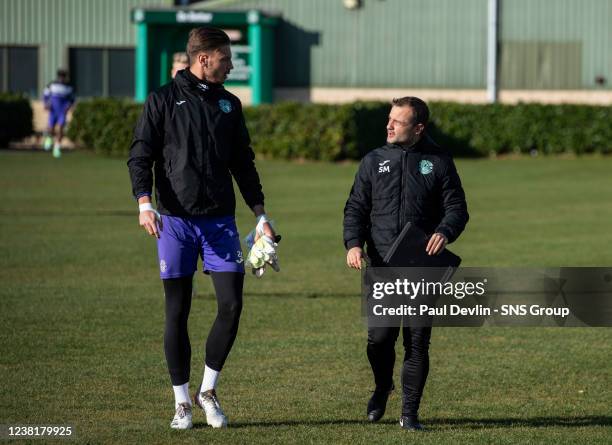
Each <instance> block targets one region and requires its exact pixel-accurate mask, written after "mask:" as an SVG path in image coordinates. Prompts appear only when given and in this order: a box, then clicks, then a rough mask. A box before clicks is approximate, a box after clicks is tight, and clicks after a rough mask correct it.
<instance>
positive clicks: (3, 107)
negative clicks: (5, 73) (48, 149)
mask: <svg viewBox="0 0 612 445" xmlns="http://www.w3.org/2000/svg"><path fill="white" fill-rule="evenodd" d="M32 117H33V113H32V106H31V105H30V100H29V99H28V98H27V97H26V96H23V95H21V94H10V93H9V94H5V93H3V94H0V147H7V146H8V144H9V142H10V141H11V140H15V139H22V138H24V137H26V136H30V135H31V134H32V133H34V127H33V124H32Z"/></svg>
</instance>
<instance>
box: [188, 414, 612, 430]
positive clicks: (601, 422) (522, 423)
mask: <svg viewBox="0 0 612 445" xmlns="http://www.w3.org/2000/svg"><path fill="white" fill-rule="evenodd" d="M422 420H423V424H424V425H425V427H426V428H427V427H429V429H430V430H441V429H446V428H453V427H458V428H465V429H482V428H548V427H567V428H576V427H589V426H612V417H609V416H578V417H531V418H520V417H516V418H512V417H510V418H492V419H488V418H469V417H468V418H458V419H457V418H453V419H449V418H423V419H422ZM366 424H369V422H367V421H365V420H357V419H331V420H304V421H299V420H287V421H270V422H261V421H257V422H237V423H232V424H231V428H251V427H255V428H257V427H264V428H265V427H272V428H276V427H283V426H325V425H366ZM378 424H382V425H396V424H398V420H396V419H385V420H382V421H380V422H378ZM205 426H206V425H204V424H200V425H194V428H204V427H205ZM375 426H376V425H372V427H375ZM445 427H446V428H445Z"/></svg>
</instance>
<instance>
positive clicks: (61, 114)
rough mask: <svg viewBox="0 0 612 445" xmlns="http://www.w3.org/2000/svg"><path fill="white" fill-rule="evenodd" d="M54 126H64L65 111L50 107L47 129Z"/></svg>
mask: <svg viewBox="0 0 612 445" xmlns="http://www.w3.org/2000/svg"><path fill="white" fill-rule="evenodd" d="M56 125H59V126H60V127H63V126H64V125H66V110H65V109H57V108H54V107H51V109H50V110H49V128H53V127H55V126H56Z"/></svg>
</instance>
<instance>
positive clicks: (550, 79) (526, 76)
mask: <svg viewBox="0 0 612 445" xmlns="http://www.w3.org/2000/svg"><path fill="white" fill-rule="evenodd" d="M501 19H502V20H501V29H500V30H501V35H500V37H501V48H500V53H501V71H500V80H501V87H502V88H506V89H514V88H523V89H600V88H602V87H605V88H608V89H609V88H610V86H611V85H612V84H611V82H612V1H610V0H537V1H534V0H502V2H501ZM598 76H602V77H604V78H605V79H607V82H606V84H604V85H599V84H597V83H596V81H595V79H596V78H597V77H598Z"/></svg>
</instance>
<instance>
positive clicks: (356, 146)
mask: <svg viewBox="0 0 612 445" xmlns="http://www.w3.org/2000/svg"><path fill="white" fill-rule="evenodd" d="M430 107H431V115H432V119H431V126H430V130H429V131H430V134H431V135H432V137H433V138H434V139H435V140H436V141H437V142H438V143H439V144H440V145H441V146H443V147H444V148H446V149H448V150H451V151H452V152H453V153H454V154H455V155H457V156H489V155H491V154H503V153H528V152H531V151H532V150H537V151H538V152H540V153H546V154H551V153H564V152H574V153H578V154H580V153H591V152H600V153H612V107H598V106H583V105H538V104H520V105H473V104H457V103H442V102H439V103H432V104H430ZM141 108H142V106H141V105H138V104H134V103H133V102H131V101H125V100H116V99H95V100H91V101H83V102H80V103H79V104H78V105H77V107H76V109H75V111H74V114H73V118H72V122H71V124H70V128H69V131H68V136H69V137H70V138H71V139H73V140H75V141H77V142H78V143H79V144H80V145H81V146H83V147H88V148H92V149H94V150H95V151H96V152H98V153H103V154H107V155H112V156H126V155H127V152H128V150H129V146H130V141H131V137H132V131H133V128H134V125H135V123H136V120H137V118H138V115H139V114H140V111H141ZM244 112H245V117H246V122H247V126H248V128H249V132H250V134H251V139H252V140H253V147H254V149H255V151H256V153H258V154H260V155H263V156H265V157H271V158H280V159H315V160H325V161H339V160H343V159H359V158H361V157H362V156H363V155H364V154H365V153H367V152H368V151H369V150H371V149H372V148H375V147H378V146H380V145H382V144H384V141H385V125H386V122H387V115H388V113H389V105H388V104H386V103H381V102H355V103H351V104H343V105H324V104H298V103H290V102H286V103H278V104H273V105H261V106H259V107H245V110H244Z"/></svg>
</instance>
